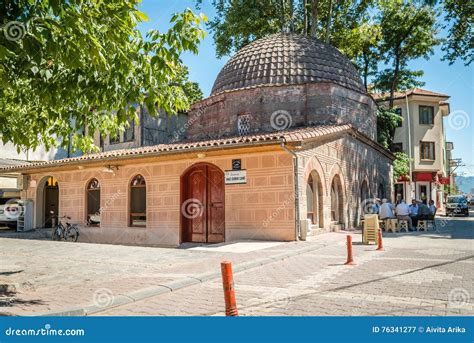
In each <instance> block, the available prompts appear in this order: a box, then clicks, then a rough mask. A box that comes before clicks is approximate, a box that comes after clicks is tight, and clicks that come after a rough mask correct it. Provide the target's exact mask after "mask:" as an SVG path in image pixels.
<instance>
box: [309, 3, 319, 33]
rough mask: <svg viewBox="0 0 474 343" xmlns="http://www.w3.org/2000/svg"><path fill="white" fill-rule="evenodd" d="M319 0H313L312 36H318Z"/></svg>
mask: <svg viewBox="0 0 474 343" xmlns="http://www.w3.org/2000/svg"><path fill="white" fill-rule="evenodd" d="M318 3H319V1H318V0H311V37H314V38H317V36H318Z"/></svg>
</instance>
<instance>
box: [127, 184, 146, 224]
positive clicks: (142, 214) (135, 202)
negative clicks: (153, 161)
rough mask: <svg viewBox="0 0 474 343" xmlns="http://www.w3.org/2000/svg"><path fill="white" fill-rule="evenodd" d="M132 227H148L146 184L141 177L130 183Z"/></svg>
mask: <svg viewBox="0 0 474 343" xmlns="http://www.w3.org/2000/svg"><path fill="white" fill-rule="evenodd" d="M130 226H143V227H144V226H146V183H145V179H144V178H143V176H141V175H137V176H135V177H134V178H133V180H132V182H131V183H130Z"/></svg>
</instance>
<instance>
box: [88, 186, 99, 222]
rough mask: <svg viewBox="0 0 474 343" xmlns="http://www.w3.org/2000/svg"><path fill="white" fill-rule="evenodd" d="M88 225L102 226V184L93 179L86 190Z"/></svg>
mask: <svg viewBox="0 0 474 343" xmlns="http://www.w3.org/2000/svg"><path fill="white" fill-rule="evenodd" d="M86 202H87V205H86V209H87V217H86V223H87V225H89V226H100V212H101V207H100V183H99V180H97V179H92V180H90V181H89V182H88V183H87V189H86Z"/></svg>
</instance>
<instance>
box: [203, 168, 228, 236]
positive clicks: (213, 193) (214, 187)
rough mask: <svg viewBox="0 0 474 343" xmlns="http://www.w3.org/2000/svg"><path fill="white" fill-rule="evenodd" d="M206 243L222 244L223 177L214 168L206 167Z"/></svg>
mask: <svg viewBox="0 0 474 343" xmlns="http://www.w3.org/2000/svg"><path fill="white" fill-rule="evenodd" d="M207 181H208V182H207V194H208V200H207V206H208V213H209V216H208V223H207V242H209V243H218V242H224V224H225V221H224V211H225V208H224V176H223V175H222V171H220V170H219V169H217V168H216V167H214V166H207Z"/></svg>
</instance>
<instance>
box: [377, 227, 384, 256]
mask: <svg viewBox="0 0 474 343" xmlns="http://www.w3.org/2000/svg"><path fill="white" fill-rule="evenodd" d="M377 234H378V244H377V251H383V243H382V230H381V229H379V232H378V233H377Z"/></svg>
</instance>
